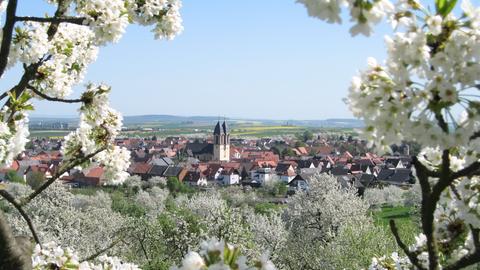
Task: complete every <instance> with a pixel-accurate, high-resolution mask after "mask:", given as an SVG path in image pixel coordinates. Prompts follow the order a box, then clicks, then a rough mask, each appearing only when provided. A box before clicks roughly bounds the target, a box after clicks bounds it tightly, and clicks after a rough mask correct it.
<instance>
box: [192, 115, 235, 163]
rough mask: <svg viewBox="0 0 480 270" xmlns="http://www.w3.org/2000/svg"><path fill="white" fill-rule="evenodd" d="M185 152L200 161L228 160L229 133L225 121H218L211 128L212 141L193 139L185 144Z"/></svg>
mask: <svg viewBox="0 0 480 270" xmlns="http://www.w3.org/2000/svg"><path fill="white" fill-rule="evenodd" d="M186 151H187V154H188V155H189V156H191V157H194V158H196V159H198V160H200V161H225V162H227V161H230V133H229V132H228V127H227V122H226V121H223V123H222V124H220V121H218V122H217V125H215V129H214V130H213V143H208V142H199V141H195V142H192V143H188V144H187V146H186Z"/></svg>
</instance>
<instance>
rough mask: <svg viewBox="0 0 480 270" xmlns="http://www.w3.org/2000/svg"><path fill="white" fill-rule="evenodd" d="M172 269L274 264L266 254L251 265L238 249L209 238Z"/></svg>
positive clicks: (267, 267) (243, 269)
mask: <svg viewBox="0 0 480 270" xmlns="http://www.w3.org/2000/svg"><path fill="white" fill-rule="evenodd" d="M172 269H173V270H203V269H226V270H228V269H239V270H254V269H259V270H275V269H276V268H275V266H274V265H273V263H272V262H271V261H270V260H269V259H268V256H267V255H264V256H262V257H261V258H260V259H259V260H256V261H253V262H252V263H251V265H249V263H248V262H247V258H246V257H245V256H241V253H240V249H238V248H236V247H234V246H232V245H229V244H227V243H225V242H224V241H218V240H216V239H211V240H209V241H204V242H203V243H202V244H201V245H200V252H195V251H190V252H189V253H188V254H187V255H185V257H184V258H183V260H182V264H181V266H180V267H174V268H172Z"/></svg>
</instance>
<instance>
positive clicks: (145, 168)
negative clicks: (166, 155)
mask: <svg viewBox="0 0 480 270" xmlns="http://www.w3.org/2000/svg"><path fill="white" fill-rule="evenodd" d="M151 168H152V165H151V164H148V163H135V165H134V167H133V170H132V173H136V174H147V173H148V172H149V171H150V169H151Z"/></svg>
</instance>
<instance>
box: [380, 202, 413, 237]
mask: <svg viewBox="0 0 480 270" xmlns="http://www.w3.org/2000/svg"><path fill="white" fill-rule="evenodd" d="M372 215H373V219H374V222H375V224H377V225H380V226H383V227H385V229H387V230H389V231H390V225H389V222H390V220H391V219H393V220H395V223H396V225H397V228H398V230H399V233H400V236H401V237H402V239H404V241H405V243H407V244H412V243H414V242H415V236H416V235H418V234H419V233H420V220H419V216H418V213H415V212H414V211H413V209H412V208H411V207H405V206H382V207H381V209H378V210H374V211H372Z"/></svg>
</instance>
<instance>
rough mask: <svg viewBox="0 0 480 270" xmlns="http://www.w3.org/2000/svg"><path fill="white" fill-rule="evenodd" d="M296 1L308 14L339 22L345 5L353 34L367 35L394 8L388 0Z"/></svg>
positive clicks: (330, 21) (331, 21)
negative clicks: (351, 23) (348, 11)
mask: <svg viewBox="0 0 480 270" xmlns="http://www.w3.org/2000/svg"><path fill="white" fill-rule="evenodd" d="M297 3H301V4H304V5H305V6H306V8H307V10H308V14H309V15H310V16H312V17H316V18H319V19H321V20H325V21H327V22H329V23H341V22H342V18H341V16H340V15H341V11H342V6H345V7H347V8H348V9H349V10H350V15H351V20H352V21H353V22H354V23H355V25H353V26H352V27H351V28H350V33H351V34H352V35H353V36H355V35H358V34H363V35H366V36H369V35H370V34H371V32H372V27H373V26H374V25H376V24H378V23H379V22H380V21H381V20H382V19H383V18H384V17H386V16H387V15H388V14H389V13H391V12H392V11H393V10H394V6H393V4H392V3H391V2H390V1H388V0H378V1H368V0H356V1H353V0H297Z"/></svg>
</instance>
